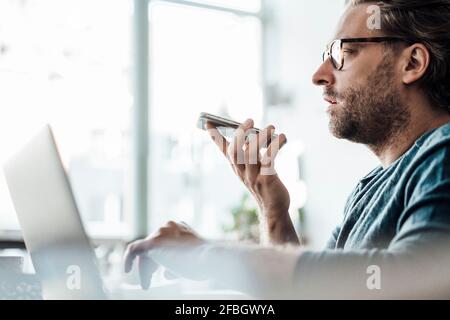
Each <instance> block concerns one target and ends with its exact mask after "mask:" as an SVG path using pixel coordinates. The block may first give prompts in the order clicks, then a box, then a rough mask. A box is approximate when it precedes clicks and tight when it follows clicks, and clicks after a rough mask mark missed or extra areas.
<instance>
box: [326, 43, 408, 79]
mask: <svg viewBox="0 0 450 320" xmlns="http://www.w3.org/2000/svg"><path fill="white" fill-rule="evenodd" d="M396 41H400V42H406V43H410V44H412V43H414V41H413V40H411V39H406V38H400V37H371V38H344V39H336V40H333V41H332V42H331V43H330V44H329V45H328V46H327V49H326V50H325V51H324V52H323V54H322V60H323V62H325V61H326V60H327V59H330V60H331V63H332V64H333V67H334V68H335V69H336V70H338V71H341V70H342V69H343V68H344V62H345V59H344V55H343V54H342V49H343V45H344V43H382V42H396ZM335 45H338V46H339V50H340V52H341V61H339V62H338V61H335V60H334V58H333V56H332V54H331V52H332V50H333V46H335ZM337 63H339V65H337Z"/></svg>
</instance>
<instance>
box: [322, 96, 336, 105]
mask: <svg viewBox="0 0 450 320" xmlns="http://www.w3.org/2000/svg"><path fill="white" fill-rule="evenodd" d="M323 99H324V100H325V101H326V102H328V103H329V104H338V102H337V100H335V99H332V98H329V97H323Z"/></svg>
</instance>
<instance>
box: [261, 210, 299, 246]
mask: <svg viewBox="0 0 450 320" xmlns="http://www.w3.org/2000/svg"><path fill="white" fill-rule="evenodd" d="M260 223H261V225H260V227H261V228H260V230H261V244H263V245H268V244H272V245H287V244H290V245H296V246H298V245H300V244H301V243H300V240H299V238H298V236H297V233H296V231H295V228H294V225H293V224H292V220H291V218H290V216H289V212H282V213H280V212H275V211H263V214H262V215H261V218H260Z"/></svg>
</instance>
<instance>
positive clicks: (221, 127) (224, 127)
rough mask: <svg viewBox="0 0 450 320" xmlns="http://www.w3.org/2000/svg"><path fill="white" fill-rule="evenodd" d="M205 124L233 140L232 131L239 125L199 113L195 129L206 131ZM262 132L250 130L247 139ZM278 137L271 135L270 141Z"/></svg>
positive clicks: (228, 120)
mask: <svg viewBox="0 0 450 320" xmlns="http://www.w3.org/2000/svg"><path fill="white" fill-rule="evenodd" d="M206 122H210V123H212V124H213V125H214V126H216V128H217V130H218V131H219V132H220V133H221V134H222V135H223V136H224V137H226V138H230V139H231V138H233V136H234V131H235V130H236V129H237V128H238V127H239V126H240V125H241V123H240V122H237V121H234V120H231V119H226V118H223V117H219V116H216V115H213V114H210V113H206V112H202V113H200V116H199V118H198V122H197V127H198V128H199V129H202V130H207V128H206ZM261 131H262V130H261V129H258V128H252V129H251V130H250V134H249V136H248V137H247V138H250V137H251V136H252V135H255V134H258V133H260V132H261ZM277 137H278V135H277V134H272V136H271V138H270V139H269V140H270V141H273V140H274V139H276V138H277ZM270 141H267V143H270ZM266 147H267V145H265V146H263V148H266Z"/></svg>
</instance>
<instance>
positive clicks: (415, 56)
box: [402, 43, 430, 84]
mask: <svg viewBox="0 0 450 320" xmlns="http://www.w3.org/2000/svg"><path fill="white" fill-rule="evenodd" d="M403 57H404V61H405V63H404V66H403V69H402V73H403V77H402V80H403V83H404V84H412V83H414V82H416V81H418V80H420V79H421V78H422V77H423V76H424V75H425V73H426V71H427V70H428V67H429V65H430V52H429V51H428V49H427V47H425V46H424V45H423V44H421V43H416V44H413V45H412V46H410V47H408V48H406V49H405V50H404V51H403Z"/></svg>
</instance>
